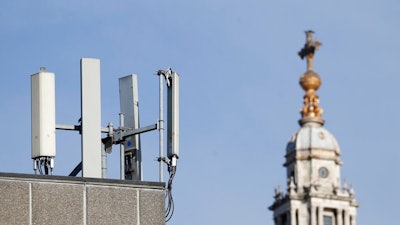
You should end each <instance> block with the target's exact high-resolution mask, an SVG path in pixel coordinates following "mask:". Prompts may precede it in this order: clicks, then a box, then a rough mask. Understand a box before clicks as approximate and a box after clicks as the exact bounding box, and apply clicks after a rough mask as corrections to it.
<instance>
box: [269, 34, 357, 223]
mask: <svg viewBox="0 0 400 225" xmlns="http://www.w3.org/2000/svg"><path fill="white" fill-rule="evenodd" d="M312 34H313V31H306V44H305V46H304V48H303V49H302V50H301V51H300V52H299V55H300V57H301V58H302V59H303V58H306V60H307V71H306V72H305V73H304V74H303V75H302V76H301V78H300V85H301V87H302V88H303V90H304V91H305V95H304V107H303V108H302V109H301V111H300V112H301V115H302V118H301V119H300V121H299V124H300V126H301V127H300V129H299V130H298V131H297V132H296V133H295V134H294V135H293V136H292V137H291V138H290V141H289V143H288V144H287V147H286V155H285V158H286V161H285V163H284V164H283V165H284V167H285V168H286V177H287V181H288V182H287V188H286V193H284V192H282V191H281V190H280V188H279V187H277V188H276V189H275V195H274V198H275V201H274V203H273V204H272V205H271V206H270V207H269V209H270V210H271V211H273V218H274V223H275V225H355V224H356V215H357V207H358V203H357V202H356V200H355V197H354V190H353V188H352V187H349V186H348V185H347V183H346V181H345V182H344V184H343V185H341V180H340V166H341V160H340V148H339V145H338V142H337V141H336V139H335V137H334V136H333V135H332V134H331V133H330V132H329V131H328V130H327V129H325V128H324V127H323V125H324V122H325V121H324V119H323V118H322V117H321V115H322V112H323V110H322V109H321V108H320V107H319V106H318V104H319V98H318V95H317V90H318V88H319V87H320V85H321V79H320V77H319V75H318V74H317V73H316V72H314V70H313V58H314V53H315V50H318V48H319V46H320V45H321V43H320V42H319V41H318V40H315V41H314V40H312Z"/></svg>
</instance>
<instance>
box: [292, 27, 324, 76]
mask: <svg viewBox="0 0 400 225" xmlns="http://www.w3.org/2000/svg"><path fill="white" fill-rule="evenodd" d="M305 33H306V43H305V44H304V47H303V48H302V49H301V50H300V52H299V53H298V54H299V56H300V58H301V59H304V57H307V58H306V60H307V70H313V60H314V53H315V50H319V47H320V46H321V45H322V43H321V42H319V41H318V39H317V38H316V39H315V41H313V40H312V34H313V33H314V31H312V30H308V31H305Z"/></svg>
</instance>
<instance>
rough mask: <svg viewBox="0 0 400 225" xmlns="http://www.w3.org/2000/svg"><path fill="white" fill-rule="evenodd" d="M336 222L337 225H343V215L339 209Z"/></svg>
mask: <svg viewBox="0 0 400 225" xmlns="http://www.w3.org/2000/svg"><path fill="white" fill-rule="evenodd" d="M336 221H337V223H336V224H337V225H343V215H342V209H340V208H339V209H337V211H336Z"/></svg>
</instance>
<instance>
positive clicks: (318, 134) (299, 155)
mask: <svg viewBox="0 0 400 225" xmlns="http://www.w3.org/2000/svg"><path fill="white" fill-rule="evenodd" d="M339 156H340V147H339V144H338V142H337V141H336V138H335V137H334V136H333V134H332V133H331V132H329V131H328V130H327V129H325V128H324V127H323V126H322V125H321V124H320V123H317V122H307V123H304V124H303V125H302V127H301V128H300V129H299V130H298V131H297V132H296V133H295V134H293V135H292V137H291V138H290V141H289V143H288V144H287V147H286V163H285V164H289V163H292V162H293V161H294V160H296V159H297V160H308V159H311V158H315V159H326V160H333V161H335V162H336V164H340V162H341V161H340V158H339Z"/></svg>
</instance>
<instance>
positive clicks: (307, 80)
mask: <svg viewBox="0 0 400 225" xmlns="http://www.w3.org/2000/svg"><path fill="white" fill-rule="evenodd" d="M300 85H301V87H302V88H303V90H305V91H311V90H313V91H316V90H318V88H319V86H321V79H320V78H319V75H318V74H317V73H315V72H314V71H312V70H308V71H307V72H305V73H304V74H303V76H301V78H300Z"/></svg>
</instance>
